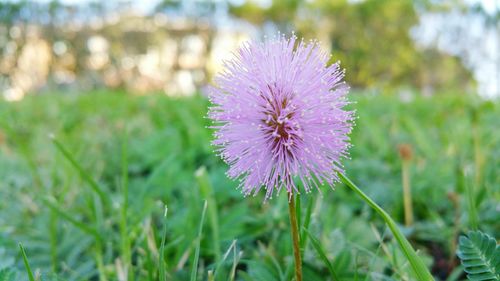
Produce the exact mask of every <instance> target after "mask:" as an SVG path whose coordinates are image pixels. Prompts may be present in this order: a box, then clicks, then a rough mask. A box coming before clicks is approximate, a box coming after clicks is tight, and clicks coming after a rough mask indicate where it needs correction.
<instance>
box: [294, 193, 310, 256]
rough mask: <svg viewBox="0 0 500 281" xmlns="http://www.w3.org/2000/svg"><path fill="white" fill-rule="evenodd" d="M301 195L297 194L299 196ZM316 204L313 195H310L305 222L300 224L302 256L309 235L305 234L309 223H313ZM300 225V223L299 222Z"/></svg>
mask: <svg viewBox="0 0 500 281" xmlns="http://www.w3.org/2000/svg"><path fill="white" fill-rule="evenodd" d="M298 197H299V196H297V198H298ZM313 205H314V199H313V197H312V196H310V197H309V198H308V200H307V209H306V214H305V217H304V224H303V225H301V226H300V229H301V231H300V250H301V252H302V253H301V254H302V256H304V251H305V248H306V247H307V237H308V235H305V232H306V231H308V230H309V224H310V223H311V215H312V208H313ZM299 225H300V224H299Z"/></svg>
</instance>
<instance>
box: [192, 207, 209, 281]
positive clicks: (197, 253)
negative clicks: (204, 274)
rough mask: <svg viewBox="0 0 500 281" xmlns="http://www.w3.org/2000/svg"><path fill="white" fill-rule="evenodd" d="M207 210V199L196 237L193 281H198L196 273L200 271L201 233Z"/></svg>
mask: <svg viewBox="0 0 500 281" xmlns="http://www.w3.org/2000/svg"><path fill="white" fill-rule="evenodd" d="M206 212H207V201H206V200H205V203H204V204H203V211H202V212H201V219H200V226H199V228H198V236H197V237H196V248H195V252H194V259H193V265H192V266H191V279H190V280H191V281H196V274H197V273H198V261H199V259H200V247H201V234H202V232H203V223H204V221H205V213H206Z"/></svg>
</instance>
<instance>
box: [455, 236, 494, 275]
mask: <svg viewBox="0 0 500 281" xmlns="http://www.w3.org/2000/svg"><path fill="white" fill-rule="evenodd" d="M457 256H458V257H459V258H460V261H461V262H462V265H463V267H464V271H465V272H466V273H467V278H468V279H469V280H500V247H499V246H498V245H497V243H496V241H495V239H494V238H492V237H491V236H489V235H488V234H486V233H483V232H481V231H471V232H469V233H468V234H467V236H460V238H459V244H458V250H457Z"/></svg>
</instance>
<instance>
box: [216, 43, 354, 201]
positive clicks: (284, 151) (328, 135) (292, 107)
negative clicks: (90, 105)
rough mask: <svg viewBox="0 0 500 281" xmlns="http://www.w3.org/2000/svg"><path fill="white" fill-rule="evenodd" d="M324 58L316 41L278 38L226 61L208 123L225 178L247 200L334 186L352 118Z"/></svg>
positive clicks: (343, 88)
mask: <svg viewBox="0 0 500 281" xmlns="http://www.w3.org/2000/svg"><path fill="white" fill-rule="evenodd" d="M328 59H329V56H328V55H327V54H326V53H324V52H322V51H321V49H320V47H319V45H318V43H317V42H312V41H311V42H309V43H305V42H304V41H300V42H298V41H297V39H296V37H295V36H293V37H291V38H289V39H287V38H285V37H283V36H280V37H279V38H275V39H270V40H266V41H265V42H250V43H246V44H245V45H243V46H242V47H241V48H240V49H239V51H238V52H237V53H236V54H235V56H234V58H233V59H232V60H229V61H225V62H224V67H225V71H224V72H222V73H221V74H219V75H218V76H216V78H215V84H216V85H215V86H213V87H210V88H209V98H210V101H211V102H212V107H210V109H209V113H208V116H209V118H210V119H212V120H213V122H214V125H213V128H214V129H216V131H215V134H214V135H215V140H214V141H213V144H214V145H215V146H216V147H217V150H218V152H219V153H220V156H221V157H222V159H223V160H224V161H225V162H226V163H227V164H228V165H229V166H230V168H229V170H228V173H227V174H228V176H229V177H231V178H239V179H240V187H241V188H242V191H243V193H244V194H245V195H249V194H251V193H253V194H254V195H255V194H257V193H258V192H259V190H260V189H261V188H262V187H264V188H265V190H266V199H268V198H270V197H272V195H273V192H274V190H275V189H276V191H277V192H279V191H280V190H281V189H283V187H284V188H285V189H286V191H287V192H288V194H289V195H292V194H294V193H300V191H299V189H300V188H299V186H302V188H303V190H305V191H306V192H310V191H311V189H312V188H313V187H316V188H318V187H319V185H321V184H323V183H328V184H330V185H332V184H334V182H335V181H337V180H338V176H337V172H342V171H343V170H342V165H341V163H340V160H341V158H342V157H345V156H346V155H347V150H348V148H349V146H350V144H349V137H348V134H349V133H350V132H351V129H352V120H353V118H354V115H353V112H351V111H346V110H344V109H343V107H344V106H345V105H346V104H347V103H348V101H347V100H346V98H345V96H346V94H347V92H348V90H349V88H348V86H347V85H346V84H345V82H343V81H342V79H343V77H344V71H342V70H340V68H339V63H335V64H332V65H329V66H328V65H327V61H328ZM296 183H298V184H296Z"/></svg>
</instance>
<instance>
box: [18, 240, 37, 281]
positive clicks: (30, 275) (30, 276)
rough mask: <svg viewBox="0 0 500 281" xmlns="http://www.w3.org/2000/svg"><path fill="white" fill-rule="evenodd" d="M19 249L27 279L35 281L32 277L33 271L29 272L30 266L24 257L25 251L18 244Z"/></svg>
mask: <svg viewBox="0 0 500 281" xmlns="http://www.w3.org/2000/svg"><path fill="white" fill-rule="evenodd" d="M19 249H20V250H21V255H22V256H23V261H24V267H26V272H27V273H28V278H29V280H30V281H35V277H34V276H33V271H31V267H30V264H29V262H28V257H27V256H26V251H25V250H24V247H23V245H22V244H21V243H19Z"/></svg>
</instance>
